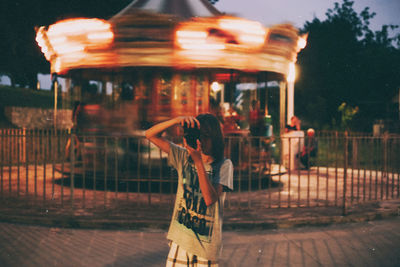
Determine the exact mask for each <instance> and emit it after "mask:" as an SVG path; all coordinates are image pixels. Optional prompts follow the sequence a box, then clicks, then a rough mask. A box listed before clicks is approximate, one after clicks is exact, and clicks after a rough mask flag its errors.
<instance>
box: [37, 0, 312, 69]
mask: <svg viewBox="0 0 400 267" xmlns="http://www.w3.org/2000/svg"><path fill="white" fill-rule="evenodd" d="M189 17H190V18H189ZM36 40H37V42H38V44H39V46H40V47H41V48H42V51H43V53H44V54H45V56H46V58H47V59H48V60H49V61H50V62H51V71H52V72H57V73H59V74H64V73H67V72H68V71H69V70H72V69H107V68H115V67H173V68H191V69H195V68H223V69H237V70H244V71H271V72H277V73H281V74H284V75H287V74H288V73H289V66H290V64H292V63H294V62H295V61H296V58H297V53H298V52H299V51H300V49H301V48H303V47H304V45H305V39H304V38H303V37H302V36H300V35H299V33H298V30H297V29H296V28H295V27H293V26H292V25H290V24H281V25H275V26H273V27H270V28H266V27H264V26H262V25H261V24H260V23H259V22H256V21H249V20H245V19H241V18H238V17H232V16H222V15H221V13H220V12H219V11H218V10H216V9H215V8H214V7H213V6H212V5H211V4H210V3H209V2H208V1H206V0H190V1H189V0H169V1H168V0H135V1H133V2H132V3H131V4H130V5H128V6H127V7H126V8H125V9H123V10H122V11H120V12H119V13H118V14H116V15H115V16H113V17H112V18H111V19H109V20H108V21H105V20H100V19H82V18H80V19H69V20H65V21H61V22H57V23H56V24H53V25H50V26H49V27H40V28H39V30H38V32H37V38H36Z"/></svg>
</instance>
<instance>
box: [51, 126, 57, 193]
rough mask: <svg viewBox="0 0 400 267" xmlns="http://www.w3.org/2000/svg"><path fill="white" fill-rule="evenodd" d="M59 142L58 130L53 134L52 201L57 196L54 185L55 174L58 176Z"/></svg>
mask: <svg viewBox="0 0 400 267" xmlns="http://www.w3.org/2000/svg"><path fill="white" fill-rule="evenodd" d="M57 141H58V132H57V130H56V129H54V130H53V134H51V154H52V156H51V159H52V160H51V161H52V175H51V199H52V200H54V196H55V192H54V190H55V188H54V183H55V174H56V170H55V168H56V166H55V165H56V160H58V155H57V143H58V142H57Z"/></svg>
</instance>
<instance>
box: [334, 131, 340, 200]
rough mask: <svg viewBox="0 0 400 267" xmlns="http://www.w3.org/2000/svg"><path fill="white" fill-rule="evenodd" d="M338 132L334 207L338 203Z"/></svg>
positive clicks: (336, 138) (336, 139) (336, 137)
mask: <svg viewBox="0 0 400 267" xmlns="http://www.w3.org/2000/svg"><path fill="white" fill-rule="evenodd" d="M338 139H339V138H338V132H336V133H335V207H337V205H338V203H337V201H338V154H339V153H338V142H339V140H338Z"/></svg>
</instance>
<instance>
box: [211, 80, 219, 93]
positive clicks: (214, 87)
mask: <svg viewBox="0 0 400 267" xmlns="http://www.w3.org/2000/svg"><path fill="white" fill-rule="evenodd" d="M211 90H213V92H214V93H216V92H218V91H219V90H220V86H219V83H218V82H212V83H211Z"/></svg>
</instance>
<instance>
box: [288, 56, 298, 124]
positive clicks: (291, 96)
mask: <svg viewBox="0 0 400 267" xmlns="http://www.w3.org/2000/svg"><path fill="white" fill-rule="evenodd" d="M295 79H296V69H295V65H294V63H290V65H289V74H288V76H287V77H286V81H287V124H290V119H291V118H292V117H293V116H294V81H295Z"/></svg>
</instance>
